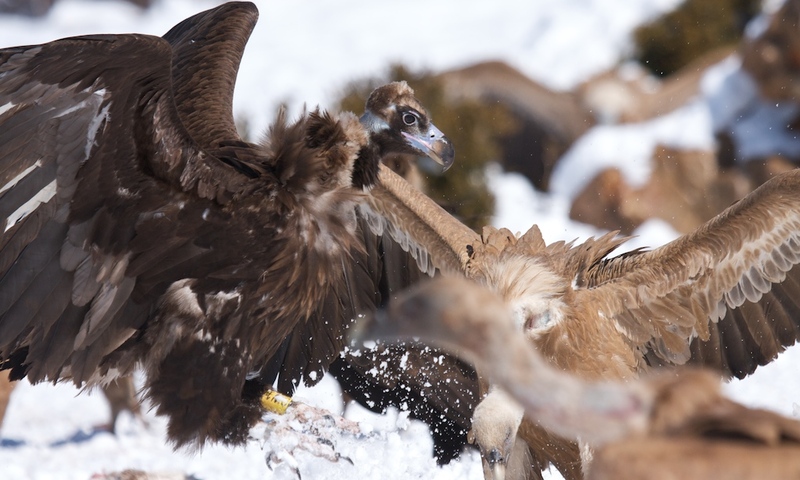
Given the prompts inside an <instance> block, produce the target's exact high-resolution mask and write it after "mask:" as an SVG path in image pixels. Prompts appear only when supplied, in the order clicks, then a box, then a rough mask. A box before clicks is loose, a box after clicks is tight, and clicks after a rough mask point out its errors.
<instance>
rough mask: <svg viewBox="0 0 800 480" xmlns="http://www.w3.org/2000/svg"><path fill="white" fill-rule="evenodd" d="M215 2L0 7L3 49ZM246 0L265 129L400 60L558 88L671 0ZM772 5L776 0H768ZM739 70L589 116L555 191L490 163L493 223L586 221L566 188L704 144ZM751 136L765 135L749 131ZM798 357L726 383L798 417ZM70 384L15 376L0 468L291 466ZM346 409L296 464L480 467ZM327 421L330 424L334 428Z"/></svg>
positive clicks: (251, 73) (243, 111)
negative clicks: (652, 113) (343, 421)
mask: <svg viewBox="0 0 800 480" xmlns="http://www.w3.org/2000/svg"><path fill="white" fill-rule="evenodd" d="M217 3H219V2H214V1H210V0H161V1H160V2H157V3H156V5H155V7H154V8H152V9H151V10H148V11H146V12H142V11H140V10H138V9H137V8H135V7H133V6H131V5H130V4H128V3H124V2H118V1H104V2H100V1H90V0H61V1H60V2H59V3H58V4H57V6H56V7H55V8H54V10H53V11H52V12H51V13H50V15H49V16H47V17H45V18H44V19H39V20H31V19H26V18H21V17H11V16H6V17H0V47H2V46H12V45H22V44H32V43H40V42H44V41H48V40H52V39H55V38H60V37H64V36H70V35H79V34H89V33H112V32H142V33H152V34H159V35H160V34H163V33H164V32H166V31H167V30H168V29H169V28H170V27H171V26H173V25H174V24H175V23H177V22H179V21H180V20H182V19H184V18H186V17H188V16H190V15H192V14H193V13H196V12H197V11H200V10H202V9H205V8H209V7H211V6H213V5H215V4H217ZM257 3H258V4H259V8H260V10H261V20H260V22H259V24H258V26H257V27H256V30H255V32H254V34H253V37H252V39H251V41H250V44H249V46H248V49H247V51H246V54H245V58H244V59H243V64H242V69H241V72H240V79H239V82H238V85H237V95H236V98H235V111H236V115H237V116H241V117H247V118H248V119H250V121H251V124H252V125H253V127H254V128H256V129H258V130H259V131H260V130H263V128H264V127H265V126H266V125H267V124H268V122H269V121H270V119H271V118H272V115H273V112H274V111H275V108H276V106H277V105H278V104H279V103H281V102H286V103H288V104H289V105H290V107H291V108H292V109H294V110H295V111H296V110H299V108H300V107H301V106H302V104H303V103H304V102H306V103H308V104H309V105H316V104H319V105H321V106H323V107H325V106H329V105H330V104H331V103H332V102H333V99H334V97H335V96H336V93H337V92H338V91H339V89H341V88H343V86H344V85H345V83H346V82H347V81H349V80H351V79H354V78H359V77H363V76H366V75H375V74H379V73H382V72H383V71H385V69H386V67H387V66H388V65H389V64H390V63H391V62H396V61H402V62H404V63H405V64H407V65H409V66H411V67H424V68H429V69H432V70H440V69H445V68H452V67H458V66H463V65H466V64H469V63H471V62H476V61H479V60H485V59H501V60H505V61H507V62H509V63H511V64H512V65H514V66H516V67H517V68H519V69H520V70H522V71H524V72H525V73H527V74H528V75H530V76H531V77H532V78H535V79H536V80H538V81H540V82H542V83H544V84H546V85H549V86H551V87H554V88H565V89H566V88H569V87H571V86H573V85H575V84H577V83H578V82H580V81H581V80H584V79H586V78H587V77H588V76H590V75H592V74H595V73H599V72H601V71H603V70H605V69H607V68H609V67H611V66H612V65H614V64H615V63H616V62H617V60H618V59H619V58H620V57H621V55H623V54H624V52H625V51H626V50H627V49H628V48H629V33H630V32H631V30H632V28H634V27H635V26H636V25H638V24H640V23H641V22H642V21H644V20H646V19H648V18H651V17H652V16H655V15H657V14H658V13H660V12H663V11H665V10H668V9H670V8H672V7H674V6H675V5H676V4H678V3H679V0H639V1H637V2H630V1H628V0H561V1H559V2H553V1H549V0H497V1H494V2H486V1H485V0H463V1H460V2H447V1H438V2H432V1H430V0H406V1H404V2H391V3H389V2H370V1H366V0H338V1H318V0H317V1H314V0H282V1H278V0H276V1H269V2H266V1H264V2H262V1H258V2H257ZM769 3H770V4H772V5H773V8H774V4H776V2H775V1H773V2H769ZM734 63H735V61H734ZM735 70H736V65H735V64H733V65H731V64H723V65H720V66H719V67H717V69H716V70H715V72H716V73H715V75H717V77H710V78H709V79H708V80H707V82H706V83H705V84H704V91H703V94H702V95H701V96H700V97H699V98H698V99H697V100H696V101H693V102H691V103H690V104H689V105H687V106H685V107H683V108H681V109H679V110H677V111H675V112H674V113H672V114H670V115H668V116H665V117H662V118H659V119H657V120H655V121H653V122H649V123H647V124H642V125H632V126H626V127H613V126H600V127H596V128H595V129H593V130H591V131H590V132H589V133H588V134H587V135H586V136H585V137H584V138H583V139H581V140H580V141H579V142H578V143H577V144H576V145H575V147H574V148H573V149H572V150H571V151H570V152H568V153H567V155H566V158H565V159H564V162H563V163H562V164H561V166H560V167H559V171H558V172H556V174H555V176H554V178H553V190H554V193H553V194H549V195H546V194H542V193H540V192H536V191H534V190H533V189H532V187H531V186H530V184H529V183H528V182H527V180H525V179H524V178H522V177H521V176H518V175H513V174H506V173H503V172H502V171H500V170H499V168H496V167H493V168H491V169H490V172H489V174H490V175H489V177H490V183H491V186H492V189H493V190H494V191H495V193H496V194H497V196H498V209H497V212H496V216H495V219H494V223H495V224H496V225H498V226H505V227H508V228H510V229H512V230H514V231H525V230H527V228H528V227H529V226H530V225H531V224H533V223H536V224H538V225H540V227H541V228H542V231H543V233H544V235H545V239H546V240H548V241H553V240H559V239H567V240H570V239H573V238H585V237H587V236H589V235H592V234H594V233H596V231H595V230H594V229H592V228H590V227H587V226H585V225H581V224H577V223H575V222H572V221H569V220H568V219H567V211H568V208H569V198H570V196H571V195H573V194H574V193H575V191H577V189H578V188H579V187H580V185H581V182H583V181H586V180H588V178H590V177H591V175H593V173H592V172H594V170H592V169H594V168H597V167H598V165H604V164H608V163H609V162H612V161H613V162H618V166H621V167H622V168H624V170H625V172H626V175H627V176H628V178H630V179H632V180H633V181H642V179H644V178H646V176H647V175H648V174H649V163H648V161H647V158H649V153H650V151H651V150H652V148H653V147H654V145H655V143H656V142H657V141H661V142H666V143H669V144H672V145H683V146H708V145H711V144H712V143H711V142H712V136H711V128H712V125H714V122H715V121H720V119H721V118H723V117H725V115H730V114H731V113H732V112H733V113H735V110H736V108H735V105H736V104H737V102H738V101H739V100H740V99H741V96H742V92H743V91H744V90H743V89H745V90H746V88H747V86H746V85H744V86H741V85H740V86H739V88H736V85H737V82H736V79H737V78H738V77H737V76H736V75H737V74H736V73H735ZM773 113H774V112H771V111H769V110H767V111H766V113H765V114H764V115H765V116H766V117H767V118H771V117H770V115H772V114H773ZM772 116H773V117H774V115H772ZM760 123H761V124H764V123H765V122H763V121H762V122H760ZM745 130H746V131H748V132H752V131H753V130H752V129H749V130H748V129H746V128H745ZM751 134H752V135H756V134H755V133H751ZM759 138H761V137H759ZM782 142H783V143H782ZM778 144H780V145H784V144H785V145H787V148H796V147H797V146H798V145H797V142H796V140H795V141H794V142H791V141H789V142H788V143H786V139H777V140H775V141H774V142H773V143H772V144H771V145H772V147H771V148H775V145H778ZM753 148H754V149H756V148H763V145H762V144H761V143H758V144H754V146H753ZM577 172H581V175H578V174H576V173H577ZM521 206H522V207H521ZM637 233H638V234H639V239H638V240H637V243H636V245H657V244H660V243H663V242H665V241H668V240H669V239H670V238H672V237H673V236H674V232H672V231H671V229H670V228H669V227H667V226H665V225H663V224H661V223H659V222H655V221H652V222H648V223H647V224H645V225H644V226H643V227H642V228H640V230H639V231H638V232H637ZM799 363H800V349H799V348H797V347H795V348H792V349H790V350H789V351H787V352H786V353H784V354H783V355H782V356H781V357H780V358H779V359H778V361H776V362H774V363H773V364H771V365H769V366H767V367H764V368H761V369H759V370H758V371H757V373H756V374H755V375H753V376H752V377H750V378H748V379H746V380H744V381H734V382H732V383H731V384H730V385H728V386H727V391H728V392H729V393H730V394H731V395H732V396H734V397H735V398H737V399H739V400H741V401H744V402H746V403H747V404H749V405H754V406H760V407H766V408H771V409H775V410H778V411H780V412H782V413H784V414H789V415H798V414H800V412H798V406H797V403H798V402H800V380H798V376H797V367H796V365H798V364H799ZM77 393H78V392H77V390H76V389H75V388H74V387H72V386H70V385H58V386H52V385H38V386H31V385H29V384H27V383H26V382H22V384H21V385H20V386H19V387H18V388H17V390H16V391H15V392H14V395H13V397H12V402H11V405H10V408H9V411H8V413H7V415H6V420H5V424H4V425H3V429H2V432H0V433H2V435H1V436H0V438H1V440H0V478H3V479H87V478H90V477H91V476H92V475H93V474H99V473H104V472H112V471H119V470H122V469H126V468H139V469H146V470H149V471H164V472H170V471H172V472H186V473H189V474H192V475H194V476H195V477H197V478H200V479H222V478H237V479H265V478H294V477H295V475H294V473H293V472H292V471H291V469H290V468H288V466H289V464H290V463H291V459H290V461H288V462H285V463H284V464H281V465H278V464H275V463H273V464H272V467H274V470H270V468H269V467H268V465H267V463H268V462H267V458H268V457H269V454H270V453H275V454H276V456H274V457H273V458H280V457H281V454H280V452H279V451H275V449H276V448H279V447H281V446H285V445H286V442H291V441H292V440H291V438H292V437H291V435H287V436H286V437H284V438H282V439H281V438H276V436H275V435H273V436H272V438H270V439H269V440H268V441H267V442H264V441H262V440H260V439H261V438H263V434H262V432H254V434H255V435H256V437H258V438H259V440H253V441H252V442H251V443H250V444H249V445H248V446H247V448H239V449H226V448H223V447H219V446H211V447H207V448H206V449H205V450H203V451H202V452H200V453H190V452H183V451H179V452H174V451H173V450H172V449H171V448H170V447H169V446H168V445H166V444H165V441H164V438H165V437H164V428H165V422H164V420H163V419H161V418H156V417H154V416H153V415H152V414H148V415H147V425H144V424H142V423H140V422H138V421H135V420H133V419H131V418H126V417H123V418H122V419H121V421H120V422H119V424H118V430H119V433H118V435H117V436H116V437H115V436H111V435H109V434H106V433H98V432H97V431H95V430H93V426H94V425H97V424H100V423H102V422H104V421H106V419H107V415H108V413H107V412H108V410H107V405H106V402H105V400H104V399H103V397H102V395H100V394H99V393H88V394H86V393H84V394H81V395H77ZM297 398H299V399H303V400H304V401H306V402H307V403H309V404H312V405H317V406H319V407H322V408H326V409H329V410H331V411H333V412H335V413H339V412H341V409H342V405H341V400H340V399H339V395H338V390H337V386H336V385H335V382H333V381H329V380H327V379H326V380H325V381H323V383H322V384H321V385H320V386H318V387H315V388H313V389H307V390H303V391H301V392H299V393H298V395H297ZM346 416H347V417H348V418H350V419H351V420H354V421H357V422H359V426H358V434H357V435H352V436H342V437H339V438H335V442H336V444H337V451H338V452H339V453H340V454H341V455H342V456H343V457H347V458H349V459H350V460H351V461H352V463H351V462H350V461H348V460H346V459H344V458H342V459H340V460H339V461H338V462H336V463H331V462H329V461H328V460H324V459H320V458H317V457H313V456H311V455H310V454H307V453H298V454H297V455H296V456H295V459H294V460H296V461H297V462H298V467H299V471H300V473H301V474H302V476H303V478H334V479H336V478H341V479H344V478H353V477H355V478H386V479H393V478H397V479H401V478H403V479H405V478H437V479H443V480H444V479H455V478H459V479H461V478H469V479H478V478H481V477H482V475H481V470H480V462H479V460H478V458H477V455H475V454H474V453H470V454H468V455H465V456H464V457H463V458H462V459H461V460H460V461H458V462H454V463H453V464H451V465H448V466H446V467H444V468H438V467H436V466H435V462H434V461H433V459H432V458H431V453H430V452H431V440H430V437H429V436H428V434H427V431H426V429H425V427H424V426H423V425H421V424H419V423H417V422H409V421H408V420H407V419H406V418H405V417H404V415H402V414H398V413H397V412H393V413H392V414H390V415H388V416H384V417H380V416H375V415H372V414H369V413H367V412H365V411H363V410H360V409H359V408H358V407H350V408H349V409H348V411H347V412H346ZM287 425H288V426H289V427H295V428H302V427H301V426H299V425H298V424H297V422H294V423H292V422H284V423H283V424H282V426H287ZM320 428H321V429H322V430H324V427H320ZM326 432H327V433H326ZM323 433H324V434H329V433H330V429H329V430H327V431H323ZM287 438H288V440H287Z"/></svg>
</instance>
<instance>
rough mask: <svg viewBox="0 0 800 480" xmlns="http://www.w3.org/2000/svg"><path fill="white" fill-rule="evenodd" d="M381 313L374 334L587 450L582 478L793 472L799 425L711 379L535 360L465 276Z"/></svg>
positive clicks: (510, 317) (505, 310)
mask: <svg viewBox="0 0 800 480" xmlns="http://www.w3.org/2000/svg"><path fill="white" fill-rule="evenodd" d="M385 317H386V318H384V319H383V321H381V322H377V323H376V324H375V325H374V326H373V331H372V333H373V335H379V336H383V337H388V338H392V337H394V338H408V337H412V336H413V337H418V338H421V339H422V340H423V341H426V342H429V343H432V344H435V345H438V346H441V347H444V348H446V349H448V350H449V351H451V352H453V353H455V354H457V355H459V356H462V357H463V358H465V359H467V360H469V361H471V362H472V363H474V364H476V365H478V366H479V368H480V369H481V371H482V372H484V373H485V374H487V375H489V377H490V378H491V380H492V382H493V383H495V384H497V385H499V386H500V387H501V388H503V389H504V390H505V391H507V392H508V393H509V394H510V396H511V397H513V398H514V399H516V400H517V401H518V402H519V404H520V405H521V406H522V407H523V408H524V410H525V411H526V413H527V414H528V415H530V417H531V418H535V419H536V420H537V421H538V422H540V423H541V424H542V425H543V426H545V427H546V428H548V429H549V430H551V431H554V432H557V433H559V434H560V435H562V436H563V437H564V438H570V439H573V440H577V439H580V440H581V441H582V442H585V443H586V444H588V445H591V446H592V447H595V448H596V452H597V454H596V457H595V459H594V461H593V462H592V465H591V467H590V470H589V472H588V478H589V479H591V480H612V479H628V480H644V479H649V480H667V479H675V478H680V479H695V480H704V479H708V478H725V479H741V480H744V479H752V480H755V479H761V478H771V479H786V480H789V479H794V478H798V476H800V422H798V421H797V420H792V419H789V418H785V417H782V416H780V415H777V414H775V413H773V412H769V411H765V410H758V409H749V408H747V407H744V406H742V405H740V404H737V403H735V402H733V401H731V400H729V399H727V398H725V397H724V396H723V395H722V394H721V392H720V379H719V377H718V376H717V375H716V374H714V373H711V372H708V371H701V370H695V369H688V370H683V371H681V372H680V374H678V375H675V373H674V372H659V373H658V374H654V375H644V376H643V378H640V379H637V380H629V381H626V382H619V381H617V382H613V381H587V380H581V379H580V378H578V377H577V376H575V375H572V374H569V373H566V372H564V371H563V370H560V369H558V368H555V367H554V366H552V365H551V364H550V363H549V362H547V361H545V360H544V359H543V358H542V357H541V356H540V355H538V354H537V352H536V350H535V348H533V347H532V345H531V343H530V342H529V341H528V340H527V339H526V338H525V337H524V336H522V335H519V330H518V329H517V327H516V326H515V325H514V317H515V314H514V313H513V311H512V309H511V308H510V306H509V305H508V304H506V303H505V302H504V301H503V300H502V299H501V298H500V297H499V296H498V295H496V294H495V293H494V292H491V291H489V290H488V289H486V288H482V287H480V286H479V285H477V284H476V283H474V282H468V281H467V280H465V279H459V278H450V279H441V280H433V281H430V282H428V283H426V284H423V285H419V286H417V287H415V288H412V289H410V290H409V291H408V292H406V293H404V294H403V295H402V296H401V297H400V298H399V299H398V301H396V302H394V303H393V304H392V306H391V307H390V308H389V310H388V314H387V315H386V316H385ZM379 318H380V317H379Z"/></svg>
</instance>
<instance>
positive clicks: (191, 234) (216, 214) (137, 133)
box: [0, 3, 454, 446]
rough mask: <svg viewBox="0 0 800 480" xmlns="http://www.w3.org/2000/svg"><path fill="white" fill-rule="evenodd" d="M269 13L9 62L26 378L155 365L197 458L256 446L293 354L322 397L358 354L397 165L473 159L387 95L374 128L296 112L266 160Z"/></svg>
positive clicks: (151, 380)
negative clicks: (373, 225) (377, 208)
mask: <svg viewBox="0 0 800 480" xmlns="http://www.w3.org/2000/svg"><path fill="white" fill-rule="evenodd" d="M257 15H258V14H257V10H256V8H255V6H254V5H253V4H251V3H229V4H225V5H222V6H220V7H218V8H215V9H212V10H208V11H206V12H203V13H200V14H198V15H195V16H193V17H191V18H189V19H187V20H186V21H184V22H182V23H180V24H179V25H177V26H176V27H174V28H173V29H172V30H170V31H169V32H168V33H167V34H166V35H165V36H164V37H163V38H159V37H153V36H148V35H133V34H131V35H95V36H86V37H75V38H67V39H63V40H57V41H54V42H50V43H47V44H43V45H35V46H25V47H14V48H6V49H2V50H0V185H1V186H0V210H2V212H0V222H2V230H3V232H2V234H0V272H2V273H1V274H0V361H2V362H3V363H2V368H3V369H10V370H11V376H12V378H22V377H24V376H27V377H28V378H29V379H30V380H31V381H32V382H40V381H45V380H49V381H57V380H60V379H65V378H71V379H72V380H73V381H74V382H75V383H76V384H78V385H95V384H102V383H104V382H107V381H110V380H111V379H113V378H115V377H118V376H121V375H128V374H130V373H131V371H132V370H133V369H134V368H135V367H136V366H137V365H140V366H142V367H143V369H144V371H145V374H146V384H145V389H146V395H147V397H149V398H150V400H151V401H152V402H153V403H154V405H155V407H156V410H157V412H158V413H159V414H162V415H166V416H168V417H169V427H168V435H169V437H170V439H171V440H172V441H174V442H175V444H176V445H185V444H193V445H196V446H202V445H203V443H204V442H205V441H207V440H212V441H223V442H225V443H231V444H236V443H241V442H243V441H244V440H245V439H246V438H247V433H248V430H249V427H250V426H251V425H252V424H253V423H254V422H255V421H256V420H257V419H258V418H260V415H261V408H260V406H258V398H259V396H260V395H261V393H262V390H263V386H264V383H265V382H263V381H261V379H260V378H259V371H260V370H261V369H262V367H263V366H264V365H268V364H270V363H272V364H274V363H275V361H274V360H273V357H276V356H280V357H281V360H282V361H281V362H280V364H281V365H282V366H283V368H282V369H281V370H280V375H281V377H282V378H283V379H284V381H297V380H298V379H299V378H301V377H302V378H304V379H305V380H307V381H309V382H312V383H313V380H314V378H319V377H321V371H322V370H323V369H324V368H326V366H327V365H328V364H329V363H330V362H331V361H332V360H333V359H334V358H335V357H336V355H337V354H338V353H339V351H340V350H341V348H342V347H343V342H344V340H343V338H342V332H343V330H344V329H345V327H346V326H347V324H348V323H349V322H350V320H351V317H349V316H348V315H346V314H344V310H343V306H346V305H349V304H350V303H351V299H352V298H353V296H358V295H359V294H360V293H361V292H360V291H356V287H355V286H356V285H358V284H357V280H358V278H360V276H361V275H365V273H364V272H362V271H361V270H363V268H364V266H363V265H362V264H359V263H358V262H356V261H354V257H356V256H358V255H362V254H363V253H364V252H365V250H366V248H365V246H364V245H363V244H362V243H361V240H360V238H361V237H360V235H359V234H357V232H356V230H357V218H356V210H355V207H356V205H357V204H359V203H361V202H364V201H365V200H366V199H367V198H369V195H370V189H371V188H372V187H373V186H375V184H376V181H377V177H378V170H379V168H378V165H379V161H380V158H381V157H382V156H383V155H386V154H390V153H413V154H416V155H424V156H430V157H432V158H434V159H435V160H437V161H439V162H440V163H442V164H443V165H444V166H445V167H447V166H449V165H450V164H451V163H452V161H453V156H454V152H453V148H452V146H451V144H450V143H449V141H448V140H447V139H446V138H445V137H444V135H443V134H442V133H441V132H440V131H439V130H438V129H436V127H435V126H433V124H432V123H431V122H430V120H429V118H428V115H427V113H426V111H425V109H424V108H423V107H422V106H421V105H420V104H419V102H418V101H417V100H416V99H415V98H414V96H413V92H412V91H411V89H410V88H409V87H408V86H407V85H406V84H405V83H393V84H390V85H387V86H384V87H381V88H378V89H377V90H375V92H373V94H372V95H371V96H370V98H369V100H368V101H367V105H366V112H365V113H364V115H363V116H362V117H361V118H360V120H359V117H357V116H356V115H354V114H352V113H347V112H345V113H340V114H331V113H326V112H321V111H318V110H317V111H313V112H310V113H308V114H304V115H303V116H302V117H301V118H299V119H298V120H297V121H294V122H289V121H287V119H286V118H285V116H284V115H280V116H279V118H278V119H277V121H276V122H275V124H274V125H273V126H272V127H271V129H270V131H269V132H268V135H267V137H266V139H265V140H264V142H263V143H261V144H259V145H254V144H249V143H246V142H244V141H243V140H242V139H241V138H240V137H239V135H238V134H237V133H236V130H235V127H234V122H233V117H232V111H231V102H232V97H233V87H234V82H235V77H236V72H237V70H238V66H239V62H240V59H241V55H242V52H243V49H244V47H245V43H246V41H247V39H248V37H249V35H250V32H251V31H252V29H253V27H254V25H255V22H256V19H257ZM423 260H424V259H423ZM423 264H424V262H423ZM365 289H366V288H365ZM370 293H371V292H370ZM290 334H291V336H292V337H293V338H294V341H290V342H288V344H287V341H286V339H287V338H288V337H290ZM313 372H318V373H320V375H318V376H316V377H315V375H313V374H312V373H313Z"/></svg>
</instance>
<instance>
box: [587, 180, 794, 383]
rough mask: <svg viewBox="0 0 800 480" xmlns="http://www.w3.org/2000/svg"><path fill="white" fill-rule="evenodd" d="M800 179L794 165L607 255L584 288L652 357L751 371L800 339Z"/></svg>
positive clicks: (736, 372)
mask: <svg viewBox="0 0 800 480" xmlns="http://www.w3.org/2000/svg"><path fill="white" fill-rule="evenodd" d="M799 187H800V171H792V172H789V173H787V174H784V175H782V176H780V177H777V178H776V179H773V180H772V181H770V182H768V183H766V184H764V185H762V186H761V187H760V188H759V189H758V190H756V191H755V192H754V193H753V194H751V195H749V196H748V197H746V198H745V199H743V200H741V201H740V202H739V203H737V204H735V205H734V206H732V207H731V208H729V209H728V210H726V211H725V212H724V213H722V214H721V215H719V216H718V217H716V218H714V219H712V220H711V221H709V222H708V223H706V224H705V225H703V226H702V227H700V228H699V229H698V230H696V231H695V232H693V233H691V234H688V235H685V236H683V237H681V238H679V239H677V240H675V241H674V242H671V243H669V244H667V245H665V246H663V247H661V248H658V249H655V250H653V251H651V252H638V253H635V254H631V255H623V256H621V257H617V258H614V259H611V260H608V261H604V262H602V263H600V264H598V265H597V267H596V268H595V269H594V270H593V271H592V272H591V273H590V274H589V277H590V278H588V283H587V286H589V287H590V288H589V289H588V290H582V291H580V292H579V294H580V295H585V296H591V297H592V298H593V299H594V300H595V301H597V302H598V305H602V306H603V307H602V310H603V313H604V314H605V315H606V318H613V319H614V321H615V322H617V324H618V325H619V329H620V331H622V332H625V333H626V335H628V337H629V338H630V339H631V340H632V342H633V343H634V344H635V345H638V346H640V347H641V348H643V349H644V350H645V351H646V352H647V358H648V359H649V361H650V362H651V363H654V364H661V363H673V364H676V363H677V364H682V363H686V362H687V361H690V362H692V363H697V364H702V365H706V366H710V367H714V368H717V369H718V370H720V371H723V372H724V373H726V374H728V375H731V374H732V375H736V376H738V377H743V376H745V375H747V374H749V373H752V372H753V371H754V370H755V369H756V367H757V366H759V365H764V364H766V363H768V362H769V361H771V360H772V359H774V358H775V357H776V356H777V355H778V353H780V352H781V351H783V349H784V348H786V347H787V346H789V345H792V344H794V343H795V342H796V341H797V340H798V339H800V266H798V264H799V263H800V238H799V237H798V231H800V230H798V228H800V208H798V206H800V194H798V192H800V188H799ZM690 342H691V347H690Z"/></svg>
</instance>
